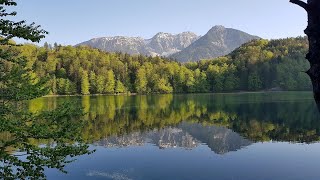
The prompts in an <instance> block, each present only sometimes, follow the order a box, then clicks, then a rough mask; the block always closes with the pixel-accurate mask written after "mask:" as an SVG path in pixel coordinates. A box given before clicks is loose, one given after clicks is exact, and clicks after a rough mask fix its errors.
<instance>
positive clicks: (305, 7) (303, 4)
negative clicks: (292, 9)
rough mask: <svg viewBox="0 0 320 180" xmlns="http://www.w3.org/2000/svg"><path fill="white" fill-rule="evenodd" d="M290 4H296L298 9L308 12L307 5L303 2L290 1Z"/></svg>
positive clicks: (297, 0) (298, 0)
mask: <svg viewBox="0 0 320 180" xmlns="http://www.w3.org/2000/svg"><path fill="white" fill-rule="evenodd" d="M290 2H291V3H293V4H296V5H298V6H300V7H302V8H303V9H305V10H306V11H307V10H308V4H307V3H305V2H303V1H300V0H290Z"/></svg>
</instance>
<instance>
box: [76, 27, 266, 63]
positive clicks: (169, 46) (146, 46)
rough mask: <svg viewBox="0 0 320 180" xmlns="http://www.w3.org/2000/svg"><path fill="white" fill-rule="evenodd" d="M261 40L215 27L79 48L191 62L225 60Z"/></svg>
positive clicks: (104, 41)
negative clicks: (250, 43) (203, 32)
mask: <svg viewBox="0 0 320 180" xmlns="http://www.w3.org/2000/svg"><path fill="white" fill-rule="evenodd" d="M254 39H261V38H260V37H258V36H254V35H250V34H248V33H246V32H243V31H240V30H237V29H232V28H226V27H224V26H221V25H217V26H213V27H212V28H211V29H210V30H209V31H208V32H207V33H206V34H205V35H204V36H198V35H196V34H195V33H193V32H190V31H186V32H182V33H178V34H171V33H166V32H158V33H157V34H155V35H154V36H153V37H152V38H150V39H144V38H142V37H129V36H110V37H100V38H93V39H91V40H88V41H85V42H82V43H79V44H77V45H76V46H81V45H86V46H90V47H93V48H97V49H100V50H103V51H107V52H123V53H128V54H131V55H133V54H143V55H147V56H153V57H154V56H164V57H169V58H171V59H174V60H177V61H180V62H188V61H198V60H201V59H211V58H216V57H219V56H224V55H227V54H229V53H230V52H232V51H233V50H235V49H236V48H238V47H240V46H241V45H242V44H245V43H247V42H249V41H252V40H254Z"/></svg>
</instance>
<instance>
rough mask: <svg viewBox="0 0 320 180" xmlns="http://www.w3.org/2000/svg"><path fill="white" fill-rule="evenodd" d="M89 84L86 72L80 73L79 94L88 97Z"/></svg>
mask: <svg viewBox="0 0 320 180" xmlns="http://www.w3.org/2000/svg"><path fill="white" fill-rule="evenodd" d="M89 90H90V83H89V77H88V72H87V71H82V74H81V94H83V95H88V94H90V91H89Z"/></svg>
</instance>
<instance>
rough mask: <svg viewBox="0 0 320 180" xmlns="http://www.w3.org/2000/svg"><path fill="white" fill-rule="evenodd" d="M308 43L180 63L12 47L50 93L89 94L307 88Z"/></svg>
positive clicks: (265, 44) (260, 45)
mask: <svg viewBox="0 0 320 180" xmlns="http://www.w3.org/2000/svg"><path fill="white" fill-rule="evenodd" d="M307 47H308V42H307V39H306V38H304V37H298V38H288V39H280V40H270V41H268V40H255V41H252V42H249V43H247V44H245V45H243V46H241V47H240V48H238V49H236V50H235V51H234V52H232V53H231V54H229V55H227V56H224V57H219V58H215V59H211V60H202V61H199V62H189V63H184V64H182V63H179V62H176V61H172V60H169V59H166V58H162V57H146V56H143V55H132V56H130V55H128V54H123V53H108V52H102V51H100V50H97V49H92V48H89V47H85V46H80V47H72V46H59V45H57V44H55V45H54V46H53V47H52V46H51V45H48V44H45V46H44V47H37V46H34V45H30V44H25V45H23V46H19V47H12V48H13V49H14V51H16V54H17V56H25V57H26V58H27V67H28V68H31V69H32V70H33V71H34V77H38V78H43V77H47V78H48V79H49V82H48V86H49V87H50V89H51V94H61V95H62V94H66V95H70V94H84V95H88V94H114V93H129V92H130V93H141V94H146V93H197V92H199V93H200V92H232V91H259V90H270V89H276V90H310V89H311V83H310V80H309V78H308V76H307V75H306V74H305V73H304V71H306V70H307V69H308V63H307V61H306V60H305V54H306V52H307ZM2 48H7V47H2Z"/></svg>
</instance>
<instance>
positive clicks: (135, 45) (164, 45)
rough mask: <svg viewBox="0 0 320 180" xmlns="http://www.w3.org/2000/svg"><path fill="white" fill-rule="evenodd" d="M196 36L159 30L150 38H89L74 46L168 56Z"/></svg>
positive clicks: (178, 50) (189, 42) (186, 44)
mask: <svg viewBox="0 0 320 180" xmlns="http://www.w3.org/2000/svg"><path fill="white" fill-rule="evenodd" d="M198 38H199V37H198V36H197V35H196V34H194V33H192V32H183V33H180V34H177V35H173V34H169V33H162V32H161V33H158V34H156V35H155V36H154V37H152V38H151V39H143V38H141V37H125V36H115V37H102V38H94V39H91V40H89V41H86V42H83V43H80V44H78V45H76V46H79V45H87V46H90V47H93V48H98V49H101V50H104V51H108V52H119V51H120V52H124V53H128V54H143V55H151V56H169V55H171V54H173V53H177V52H180V51H181V50H182V49H184V48H186V47H188V46H189V45H190V44H191V43H193V42H194V41H196V40H197V39H198Z"/></svg>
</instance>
